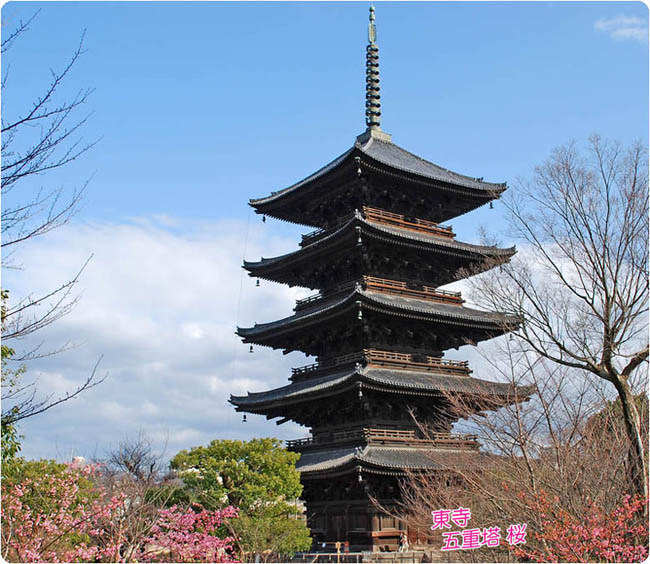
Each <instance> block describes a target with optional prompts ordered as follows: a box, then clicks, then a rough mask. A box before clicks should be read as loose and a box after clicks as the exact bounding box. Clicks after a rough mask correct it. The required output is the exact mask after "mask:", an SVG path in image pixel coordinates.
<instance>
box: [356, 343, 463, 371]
mask: <svg viewBox="0 0 650 564" xmlns="http://www.w3.org/2000/svg"><path fill="white" fill-rule="evenodd" d="M363 352H364V355H365V358H366V361H367V363H368V366H382V367H395V368H408V369H410V370H414V369H415V370H426V371H433V370H435V371H436V372H443V373H445V374H453V375H455V376H461V375H462V376H464V375H467V374H469V373H470V372H471V371H470V369H469V363H468V362H467V361H466V360H460V361H458V360H446V359H442V358H439V357H436V356H428V355H427V356H422V357H420V358H417V355H416V358H415V359H414V355H412V354H409V353H399V352H393V351H380V350H377V349H364V351H363Z"/></svg>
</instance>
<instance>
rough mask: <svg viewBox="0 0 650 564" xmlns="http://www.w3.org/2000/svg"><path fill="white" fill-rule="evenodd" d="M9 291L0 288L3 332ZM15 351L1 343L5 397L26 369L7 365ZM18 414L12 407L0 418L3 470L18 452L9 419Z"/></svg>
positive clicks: (0, 313) (15, 437)
mask: <svg viewBox="0 0 650 564" xmlns="http://www.w3.org/2000/svg"><path fill="white" fill-rule="evenodd" d="M8 298H9V292H8V291H7V290H0V302H1V304H0V322H1V325H2V332H3V333H4V328H5V318H6V315H7V299H8ZM14 354H15V351H14V349H12V348H11V347H8V346H7V345H2V373H1V386H2V395H3V396H4V397H5V398H6V397H7V395H12V393H13V392H15V391H16V390H17V388H18V386H19V385H20V379H21V377H22V375H23V374H24V373H25V371H26V369H27V368H26V367H25V366H24V365H23V366H20V367H18V368H17V369H15V370H13V369H10V368H9V366H8V363H9V361H10V360H11V358H12V357H13V356H14ZM17 414H18V407H13V408H11V409H9V410H7V411H6V412H4V411H3V413H2V419H1V420H0V431H1V437H0V440H1V441H2V442H1V444H2V464H3V471H4V467H5V465H6V464H10V463H11V462H12V461H13V460H14V458H15V457H16V455H17V454H18V452H20V439H21V438H22V437H21V436H20V435H19V434H18V432H17V430H16V426H15V425H13V424H12V423H11V419H12V418H13V417H14V416H15V415H17Z"/></svg>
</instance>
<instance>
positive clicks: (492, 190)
mask: <svg viewBox="0 0 650 564" xmlns="http://www.w3.org/2000/svg"><path fill="white" fill-rule="evenodd" d="M353 153H357V154H356V155H354V156H360V157H362V158H364V157H365V158H369V159H370V160H371V162H369V163H367V164H369V165H370V166H371V167H372V165H375V166H376V167H377V168H376V172H379V173H384V174H396V175H400V176H404V177H405V178H406V179H411V180H415V181H418V182H421V183H423V184H428V185H432V186H433V185H435V186H436V187H438V188H442V189H449V190H452V191H460V192H462V193H463V194H465V195H467V196H476V197H478V198H480V199H481V200H484V201H489V200H493V199H496V198H498V197H499V195H500V194H501V193H502V192H503V191H504V190H506V188H507V186H506V183H505V182H503V183H496V182H485V181H484V180H482V179H481V178H475V177H471V176H466V175H464V174H460V173H457V172H454V171H452V170H449V169H446V168H444V167H441V166H439V165H437V164H435V163H432V162H430V161H427V160H426V159H423V158H421V157H418V156H417V155H415V154H413V153H411V152H409V151H407V150H405V149H402V148H401V147H399V146H398V145H395V144H394V143H392V142H386V141H380V140H377V139H374V138H372V137H370V138H369V139H368V140H366V141H365V142H360V141H356V142H355V144H354V146H353V147H352V148H350V149H348V150H347V151H345V152H344V153H342V154H341V155H339V156H338V157H336V158H335V159H333V160H332V161H331V162H329V163H328V164H326V165H325V166H323V167H322V168H320V169H319V170H317V171H316V172H314V173H313V174H310V175H309V176H307V177H305V178H304V179H302V180H300V181H299V182H296V183H295V184H292V185H291V186H288V187H286V188H283V189H281V190H277V191H275V192H271V194H269V195H268V196H265V197H263V198H253V199H251V200H249V205H250V206H252V207H253V208H254V209H255V210H256V211H257V213H268V212H266V211H265V210H264V208H265V207H267V206H272V205H273V204H275V203H277V202H279V201H281V200H283V199H285V198H286V197H288V196H290V195H293V194H294V193H296V192H297V191H299V190H300V189H301V188H305V189H307V190H308V189H309V188H308V187H309V185H311V184H314V183H316V182H317V181H318V180H321V179H323V177H325V176H327V175H328V174H331V173H333V172H335V171H337V170H338V169H339V168H341V167H342V166H344V165H345V164H350V163H349V162H348V163H346V161H351V159H348V157H351V156H353ZM270 215H272V214H270Z"/></svg>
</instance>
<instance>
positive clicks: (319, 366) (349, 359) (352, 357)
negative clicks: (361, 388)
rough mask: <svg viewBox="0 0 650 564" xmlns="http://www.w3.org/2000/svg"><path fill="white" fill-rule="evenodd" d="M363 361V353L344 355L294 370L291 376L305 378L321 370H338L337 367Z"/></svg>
mask: <svg viewBox="0 0 650 564" xmlns="http://www.w3.org/2000/svg"><path fill="white" fill-rule="evenodd" d="M363 359H364V356H363V352H356V353H350V354H344V355H341V356H335V357H331V358H327V359H323V360H321V361H320V362H314V363H313V364H307V365H306V366H300V367H298V368H292V369H291V375H292V376H304V375H308V374H310V373H312V372H316V371H319V370H325V369H331V368H336V367H337V366H345V365H346V364H355V363H357V362H362V361H363ZM293 379H295V378H292V380H293Z"/></svg>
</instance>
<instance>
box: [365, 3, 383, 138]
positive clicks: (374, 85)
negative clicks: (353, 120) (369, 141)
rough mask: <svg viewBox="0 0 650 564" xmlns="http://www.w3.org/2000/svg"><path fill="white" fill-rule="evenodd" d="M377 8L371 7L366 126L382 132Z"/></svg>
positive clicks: (367, 57)
mask: <svg viewBox="0 0 650 564" xmlns="http://www.w3.org/2000/svg"><path fill="white" fill-rule="evenodd" d="M376 41H377V28H376V27H375V7H374V6H372V5H371V6H370V22H369V23H368V45H367V47H366V125H367V126H368V129H371V130H377V131H381V127H379V125H380V117H381V104H380V102H379V98H380V96H379V48H378V47H377V44H376Z"/></svg>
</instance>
